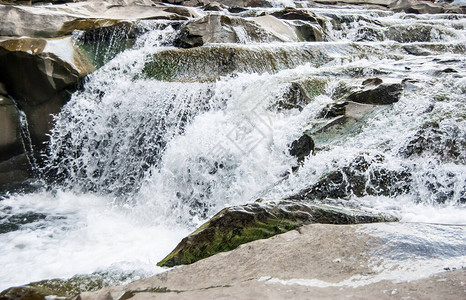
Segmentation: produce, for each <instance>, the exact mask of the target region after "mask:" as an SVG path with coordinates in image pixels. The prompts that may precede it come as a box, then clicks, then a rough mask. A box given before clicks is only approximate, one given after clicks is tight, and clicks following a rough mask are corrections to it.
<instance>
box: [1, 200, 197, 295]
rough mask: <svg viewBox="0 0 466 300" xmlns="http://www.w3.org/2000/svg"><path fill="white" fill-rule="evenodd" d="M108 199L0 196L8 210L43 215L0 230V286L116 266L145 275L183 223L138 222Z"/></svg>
mask: <svg viewBox="0 0 466 300" xmlns="http://www.w3.org/2000/svg"><path fill="white" fill-rule="evenodd" d="M111 201H112V199H108V198H105V197H99V196H94V195H92V194H86V195H75V194H72V193H64V192H58V193H57V194H56V195H52V194H51V193H47V192H44V193H39V194H31V195H24V196H14V197H11V198H9V199H6V200H3V201H2V202H1V204H2V205H4V206H9V207H11V213H13V214H19V213H26V212H30V211H32V212H35V213H42V214H45V215H47V218H46V219H45V220H41V221H37V222H35V223H31V224H27V225H23V227H22V229H21V230H18V231H13V232H9V233H6V234H1V235H0V265H1V266H2V268H1V272H0V290H3V289H5V288H7V287H10V286H15V285H21V284H25V283H28V282H31V281H38V280H44V279H51V278H67V277H71V276H73V275H75V274H88V273H92V272H96V271H106V270H109V269H112V268H114V269H119V270H120V271H121V272H125V271H126V272H129V271H134V270H137V271H138V272H139V274H143V275H145V276H149V275H152V274H155V273H157V272H161V271H163V269H162V268H159V267H157V266H156V263H157V262H158V261H159V260H161V259H162V258H163V257H164V255H166V254H168V253H169V252H170V251H171V250H172V249H173V248H174V247H175V246H176V244H177V243H178V241H179V240H180V239H181V238H182V237H184V236H186V235H187V234H188V233H189V230H188V229H187V228H181V227H177V226H174V225H173V224H171V225H170V226H167V225H166V224H160V223H159V220H158V219H157V216H154V217H153V219H152V222H144V223H143V222H140V221H139V216H138V215H137V214H135V213H133V212H132V211H130V210H126V209H121V208H117V207H114V206H112V204H111Z"/></svg>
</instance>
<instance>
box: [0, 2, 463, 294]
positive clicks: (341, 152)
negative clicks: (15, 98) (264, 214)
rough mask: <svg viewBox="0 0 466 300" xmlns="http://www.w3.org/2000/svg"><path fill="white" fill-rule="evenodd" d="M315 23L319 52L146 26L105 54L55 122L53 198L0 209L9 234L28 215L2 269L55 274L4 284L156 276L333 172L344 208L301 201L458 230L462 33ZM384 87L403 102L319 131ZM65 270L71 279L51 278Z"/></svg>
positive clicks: (10, 238) (361, 13)
mask: <svg viewBox="0 0 466 300" xmlns="http://www.w3.org/2000/svg"><path fill="white" fill-rule="evenodd" d="M288 2H289V1H274V2H273V3H275V4H276V5H277V6H280V5H282V4H287V5H288ZM314 11H315V12H316V13H317V14H319V16H321V17H322V18H323V19H325V22H324V23H323V27H324V34H325V37H324V41H322V42H312V43H307V42H301V43H297V42H293V43H292V42H290V43H255V44H251V43H250V40H248V39H247V37H245V36H243V35H241V42H242V44H241V45H231V44H211V45H205V46H203V47H200V48H198V49H177V48H175V47H173V46H172V45H173V41H174V39H175V38H176V34H177V31H176V30H175V29H174V28H173V27H172V26H170V25H167V24H168V23H165V24H163V26H153V27H151V26H148V25H146V27H144V28H145V29H144V30H142V31H140V32H139V33H138V37H137V38H136V39H135V40H134V45H133V46H132V47H131V48H130V49H128V50H125V51H123V52H121V53H119V54H115V53H112V54H111V55H110V56H105V55H106V54H105V53H104V54H102V53H99V56H102V57H104V60H103V61H105V64H103V65H102V66H101V67H100V68H99V69H98V70H97V71H95V72H94V73H92V74H91V75H89V76H88V78H86V80H85V82H84V84H83V88H82V89H80V90H79V91H77V92H76V93H74V94H73V96H72V98H71V100H70V101H69V102H68V103H67V104H66V105H65V106H64V108H63V110H62V111H61V113H60V114H58V115H57V116H55V127H54V129H53V130H52V132H51V134H50V143H49V148H48V151H47V154H46V157H45V158H44V160H45V162H44V167H42V168H41V172H42V173H43V174H44V177H45V178H46V180H47V183H46V185H47V189H45V190H43V191H39V192H37V193H36V194H26V195H13V196H11V197H10V198H8V199H4V200H2V201H1V202H0V205H1V207H0V220H10V219H11V220H12V219H13V216H25V215H26V216H29V217H30V219H27V218H24V219H25V221H24V222H23V223H21V226H22V227H21V226H19V225H18V226H19V227H21V230H12V231H9V232H6V233H5V234H4V235H3V237H1V238H0V249H2V250H1V251H0V257H3V258H0V265H4V266H5V268H6V270H7V272H13V270H14V269H16V268H17V267H16V266H14V265H13V264H12V263H11V261H15V260H16V261H20V260H21V259H24V260H25V261H26V262H25V263H29V264H30V265H31V266H33V267H34V269H37V268H39V267H38V266H43V265H47V264H48V265H49V267H50V268H43V269H41V271H40V272H39V273H34V274H31V275H30V274H24V272H22V273H21V272H19V273H18V274H17V275H15V276H16V277H15V278H13V279H12V280H8V284H9V285H13V284H18V283H23V282H24V281H28V280H29V281H31V280H38V279H42V278H47V277H53V276H58V277H66V276H72V275H74V274H77V273H79V272H80V273H91V272H96V271H98V272H109V273H111V272H123V273H124V272H133V271H134V270H136V271H134V272H135V273H134V274H136V275H134V274H133V273H131V274H132V276H133V277H132V278H140V277H145V276H149V275H151V274H153V273H154V272H160V271H161V269H160V268H157V267H155V262H156V261H155V260H156V259H155V258H159V257H162V256H163V255H164V254H166V253H167V251H169V250H170V249H171V248H173V246H174V245H175V244H176V242H177V241H178V240H180V239H181V238H182V237H184V236H185V235H186V234H187V233H189V231H191V230H192V229H194V228H195V227H196V226H198V225H200V224H202V223H203V222H204V221H205V220H207V219H208V218H209V217H211V216H212V215H213V214H215V213H216V212H218V211H219V210H220V209H222V208H224V207H228V206H232V205H239V204H245V203H250V202H254V201H256V200H257V199H259V198H260V199H265V200H276V199H285V198H289V197H298V196H299V197H303V198H306V197H308V196H307V195H309V194H310V192H309V190H310V189H312V187H313V186H314V185H317V184H319V182H322V181H323V180H326V178H327V177H326V176H328V174H332V172H333V174H340V175H341V176H342V178H343V179H342V182H343V183H339V184H341V186H343V187H344V189H345V191H344V192H345V194H344V195H343V196H341V197H336V196H335V197H333V196H329V197H326V198H325V199H317V198H316V197H314V198H312V199H311V198H310V196H309V197H308V198H306V199H307V200H309V201H316V202H328V203H332V204H338V205H343V206H351V207H354V206H356V207H359V208H363V209H365V210H370V211H373V212H386V213H391V214H395V215H396V216H398V217H400V218H401V220H402V221H409V222H430V223H446V224H464V217H466V212H465V205H466V167H465V163H466V151H465V150H466V149H465V148H466V123H465V122H464V121H465V113H464V102H465V94H466V80H465V75H466V71H465V68H464V67H465V66H466V59H465V56H464V54H465V53H466V48H465V46H464V41H465V37H466V36H465V33H466V21H465V19H464V18H460V17H455V16H454V15H432V16H430V15H429V16H427V15H419V16H415V15H406V14H395V13H392V12H388V11H381V10H346V9H339V10H335V9H324V8H316V9H315V10H314ZM239 33H240V34H245V31H244V29H243V30H241V28H237V34H239ZM113 43H114V41H112V44H113ZM225 49H227V50H225ZM98 51H102V49H101V48H99V49H98ZM225 51H227V52H225ZM212 53H214V54H215V55H213V54H212ZM217 54H218V55H217ZM113 56H114V57H113ZM111 57H113V58H111ZM110 58H111V60H109V61H108V62H107V60H108V59H110ZM154 66H156V67H154ZM154 70H155V71H154ZM174 70H175V71H174ZM157 72H158V73H157ZM374 77H378V78H380V79H382V80H383V82H384V83H396V84H402V86H403V92H402V95H401V97H400V99H399V101H398V102H396V103H394V104H391V105H370V104H361V105H360V106H358V109H359V111H356V112H355V115H354V116H353V117H354V118H353V117H352V118H349V117H348V118H347V119H345V121H344V122H347V123H342V124H343V125H341V126H340V125H338V124H337V121H338V120H340V121H341V122H343V121H342V119H341V118H340V119H338V118H336V119H332V120H330V119H325V118H324V117H322V112H323V111H324V110H325V109H326V108H328V107H329V106H331V105H332V104H334V103H336V102H338V103H342V102H343V101H344V100H345V99H346V98H345V97H346V96H347V95H348V93H350V92H352V91H353V90H355V89H359V88H360V87H361V86H362V84H363V82H364V81H365V80H367V79H371V78H374ZM297 91H298V92H297ZM297 95H298V96H297ZM345 95H346V96H345ZM290 99H291V100H290ZM347 109H349V108H347ZM355 120H356V121H355ZM331 122H334V123H331ZM351 122H353V123H351ZM335 124H337V125H335ZM305 131H310V132H312V133H313V138H314V140H315V143H316V149H315V150H316V151H315V153H314V154H313V155H310V156H308V157H306V158H305V159H304V161H302V162H298V161H297V159H296V157H293V156H292V155H290V151H289V148H290V145H291V144H292V143H293V141H295V140H296V139H298V138H299V137H300V136H302V134H303V132H305ZM351 176H352V177H351ZM306 193H307V194H306ZM32 212H33V213H32ZM28 213H31V215H27V214H28ZM26 219H27V220H26ZM8 222H10V221H8ZM52 237H53V238H52ZM90 241H92V242H90ZM55 248H56V249H59V250H57V254H56V257H55V256H53V257H52V256H51V255H50V254H48V253H49V252H50V249H55ZM33 249H34V250H33ZM154 249H156V250H154ZM117 250H118V251H117ZM120 250H121V251H120ZM28 251H30V252H28ZM31 251H32V252H31ZM73 251H77V254H76V255H72V254H70V253H72V252H73ZM109 252H110V253H111V254H108V253H109ZM117 252H118V253H117ZM28 253H33V254H28ZM94 254H95V255H94ZM35 256H36V257H37V258H35ZM88 256H92V259H89V261H88V262H85V263H82V265H80V262H82V260H83V257H88ZM133 257H136V258H133ZM2 259H3V261H2ZM55 259H57V260H58V261H60V262H61V263H63V262H69V263H68V265H71V266H74V268H71V267H67V268H63V270H62V271H60V272H57V270H56V269H59V267H56V268H54V267H53V261H54V260H55ZM78 265H79V267H77V266H78ZM0 275H2V274H0ZM4 279H5V278H4V277H3V278H2V277H0V281H1V280H4ZM5 280H6V279H5ZM2 287H3V286H2ZM5 287H6V286H5Z"/></svg>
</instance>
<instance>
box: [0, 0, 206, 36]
mask: <svg viewBox="0 0 466 300" xmlns="http://www.w3.org/2000/svg"><path fill="white" fill-rule="evenodd" d="M139 4H140V5H138V4H137V3H124V2H123V3H122V2H119V1H117V0H106V1H85V2H81V3H69V4H66V5H45V6H40V7H36V6H34V7H30V6H11V5H1V4H0V36H15V37H20V36H29V37H36V38H52V37H60V36H63V35H66V34H70V33H71V32H73V31H74V30H92V29H96V28H99V27H108V26H113V25H116V24H119V23H121V22H124V23H125V22H129V21H128V20H132V21H134V20H144V19H162V20H187V19H188V17H189V16H198V15H197V13H196V12H195V11H194V10H192V9H189V8H168V7H167V6H165V5H163V4H153V3H151V2H146V3H139ZM125 20H126V21H125Z"/></svg>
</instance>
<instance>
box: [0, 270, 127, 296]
mask: <svg viewBox="0 0 466 300" xmlns="http://www.w3.org/2000/svg"><path fill="white" fill-rule="evenodd" d="M132 276H133V274H131V273H130V274H113V273H105V272H97V273H92V274H86V275H76V276H73V277H71V278H70V279H49V280H42V281H38V282H32V283H29V284H28V285H24V286H19V287H12V288H9V289H7V290H4V291H3V292H1V293H0V300H13V299H15V300H17V299H22V300H45V299H69V298H71V297H73V296H75V295H78V294H80V293H82V292H92V291H97V290H100V289H102V288H105V287H108V286H113V285H118V284H121V283H124V282H127V281H128V280H129V279H131V278H132Z"/></svg>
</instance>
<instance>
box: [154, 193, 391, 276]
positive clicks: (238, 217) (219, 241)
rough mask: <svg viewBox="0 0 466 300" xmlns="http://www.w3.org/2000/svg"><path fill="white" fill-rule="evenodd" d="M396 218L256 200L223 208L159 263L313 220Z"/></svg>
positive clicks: (186, 260)
mask: <svg viewBox="0 0 466 300" xmlns="http://www.w3.org/2000/svg"><path fill="white" fill-rule="evenodd" d="M388 221H396V219H395V218H393V217H389V216H382V215H373V214H370V213H367V212H362V211H356V210H349V209H348V210H347V209H345V210H343V209H339V208H335V207H331V206H324V205H314V204H308V203H304V202H299V201H279V202H264V203H260V202H256V203H253V204H247V205H242V206H236V207H230V208H225V209H223V210H222V211H220V212H219V213H218V214H217V215H215V216H214V217H212V219H210V220H209V221H208V222H207V223H205V224H204V225H202V226H201V227H200V228H199V229H197V230H196V231H195V232H193V233H192V234H191V235H189V236H188V237H186V238H184V239H183V240H182V241H181V242H180V243H179V244H178V246H176V248H175V249H174V250H173V251H172V252H171V253H170V254H169V255H168V256H167V257H165V258H164V259H163V260H162V261H160V262H159V263H158V265H159V266H166V267H172V266H175V265H180V264H191V263H193V262H196V261H198V260H200V259H203V258H206V257H209V256H212V255H214V254H216V253H219V252H225V251H229V250H232V249H235V248H237V247H238V246H239V245H241V244H244V243H247V242H251V241H254V240H258V239H264V238H269V237H271V236H274V235H276V234H280V233H284V232H287V231H290V230H292V229H295V228H297V227H299V226H302V225H305V224H312V223H322V224H360V223H373V222H388Z"/></svg>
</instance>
